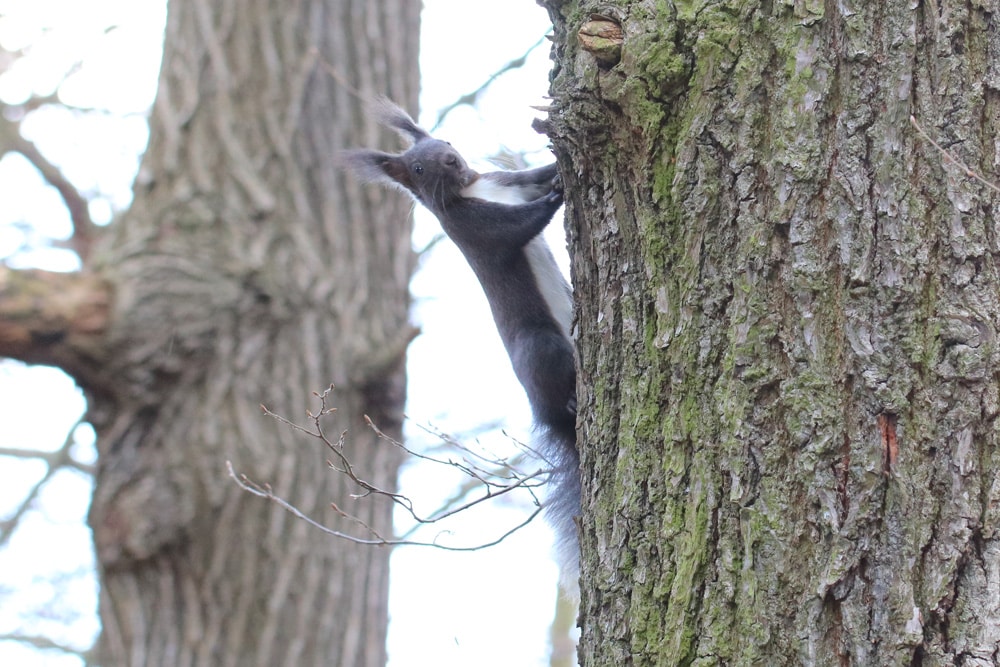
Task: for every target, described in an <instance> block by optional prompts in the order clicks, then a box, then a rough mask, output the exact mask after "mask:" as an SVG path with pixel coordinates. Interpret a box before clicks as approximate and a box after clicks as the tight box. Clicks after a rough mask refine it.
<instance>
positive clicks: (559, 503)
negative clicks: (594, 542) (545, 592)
mask: <svg viewBox="0 0 1000 667" xmlns="http://www.w3.org/2000/svg"><path fill="white" fill-rule="evenodd" d="M574 421H575V420H574ZM539 427H540V431H541V433H539V435H540V436H541V438H540V453H541V454H542V455H543V456H544V457H545V459H546V460H547V461H548V462H549V463H550V464H551V465H552V476H551V478H550V479H549V484H548V493H547V494H546V497H545V518H546V520H547V521H548V523H549V525H550V526H552V530H553V532H554V533H555V537H556V542H555V551H556V553H555V555H556V559H557V562H558V563H559V572H560V575H559V585H560V587H561V588H562V590H563V592H564V594H565V595H566V596H567V597H570V598H572V599H574V600H577V599H579V597H580V546H579V539H578V537H577V526H576V517H577V516H579V514H580V455H579V453H578V452H577V449H576V427H575V424H573V423H568V422H566V421H564V422H563V423H561V424H556V425H546V424H540V425H539Z"/></svg>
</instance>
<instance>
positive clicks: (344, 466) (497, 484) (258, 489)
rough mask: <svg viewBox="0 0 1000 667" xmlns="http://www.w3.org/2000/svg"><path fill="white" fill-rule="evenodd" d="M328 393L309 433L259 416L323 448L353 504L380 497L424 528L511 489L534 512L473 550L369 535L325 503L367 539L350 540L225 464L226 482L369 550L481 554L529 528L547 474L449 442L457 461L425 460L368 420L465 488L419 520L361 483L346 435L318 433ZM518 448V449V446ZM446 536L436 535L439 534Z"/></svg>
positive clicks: (407, 503) (396, 496)
mask: <svg viewBox="0 0 1000 667" xmlns="http://www.w3.org/2000/svg"><path fill="white" fill-rule="evenodd" d="M332 390H333V386H332V385H331V386H330V387H329V388H328V389H326V390H325V391H323V392H322V393H318V392H313V395H314V396H316V397H317V398H318V399H319V401H320V409H319V411H318V412H317V413H315V414H313V413H312V412H310V411H307V412H306V414H307V416H308V417H309V418H310V419H311V420H312V424H311V427H305V426H302V425H299V424H296V423H294V422H292V421H290V420H289V419H286V418H285V417H282V416H281V415H278V414H276V413H274V412H272V411H270V410H269V409H267V408H266V407H265V406H263V405H262V406H261V409H262V410H263V411H264V414H266V415H268V416H270V417H272V418H273V419H276V420H277V421H278V422H280V423H282V424H284V425H286V426H288V427H290V428H291V429H293V430H295V431H298V432H299V433H303V434H305V435H308V436H310V437H312V438H316V439H318V440H320V441H321V442H323V443H324V444H325V445H326V447H327V449H328V450H329V451H330V452H331V453H332V454H333V458H332V460H328V461H327V464H328V465H329V466H330V468H331V469H333V470H335V471H336V472H338V473H339V474H342V475H344V476H345V477H347V478H348V479H349V480H350V481H351V482H352V483H353V484H354V485H355V486H357V487H358V489H359V492H357V493H354V494H352V498H353V499H361V498H366V497H369V496H376V497H377V496H382V497H385V498H388V499H390V500H391V501H392V502H393V503H394V504H395V505H396V506H398V507H401V508H402V509H403V510H405V511H406V513H407V514H408V515H409V517H410V518H411V519H412V520H413V521H414V522H415V523H416V524H417V525H418V526H421V525H428V524H434V523H437V522H440V521H443V520H445V519H447V518H449V517H452V516H455V515H456V514H459V513H460V512H464V511H466V510H469V509H471V508H473V507H475V506H476V505H479V504H481V503H483V502H486V501H488V500H492V499H495V498H498V497H500V496H503V495H505V494H508V493H510V492H512V491H514V490H515V489H524V490H525V491H526V492H527V493H528V494H529V495H530V496H531V498H532V502H533V504H534V505H535V508H536V509H535V511H534V512H533V513H532V514H531V516H529V517H528V518H527V519H526V520H525V521H523V522H522V523H520V524H518V525H517V526H515V527H513V528H511V529H510V530H508V531H506V532H505V533H503V534H502V535H501V536H500V537H498V538H497V539H495V540H493V541H490V542H487V543H481V544H476V545H474V546H461V547H455V546H449V545H443V544H441V543H440V542H439V541H438V540H437V539H435V540H434V541H431V542H427V541H419V540H412V539H409V538H408V537H407V536H408V535H410V534H412V533H413V530H415V529H416V528H414V529H411V530H409V531H407V533H406V536H404V537H392V538H390V537H386V536H383V535H381V534H379V532H378V531H377V530H376V529H374V528H373V527H372V526H370V525H369V524H367V523H366V522H365V521H363V520H362V519H360V518H358V517H356V516H353V515H351V514H350V513H348V512H346V511H344V510H343V509H341V508H340V507H339V506H338V505H337V504H336V503H330V507H331V508H332V509H333V510H334V511H335V512H337V514H339V515H340V516H341V517H342V518H344V519H347V520H349V521H351V522H353V523H354V524H355V525H357V526H359V527H361V528H362V529H363V530H364V531H365V532H366V533H367V535H368V537H358V536H356V535H351V534H349V533H345V532H343V531H338V530H334V529H332V528H328V527H326V526H323V525H322V524H320V523H319V522H318V521H316V520H315V519H312V518H311V517H309V516H307V515H306V514H305V513H304V512H302V511H301V510H300V509H298V508H297V507H295V506H294V505H292V504H291V503H289V502H288V501H287V500H285V499H284V498H281V497H280V496H277V495H275V493H274V492H273V490H272V489H271V487H270V485H268V484H266V483H259V482H255V481H253V480H251V479H249V478H248V477H247V476H246V475H243V474H238V473H236V472H235V470H234V469H233V466H232V464H231V463H229V462H227V464H226V467H227V471H228V473H229V476H230V477H231V478H232V479H233V480H234V481H236V483H237V484H238V485H239V486H240V488H242V489H244V490H245V491H248V492H250V493H253V494H254V495H256V496H259V497H262V498H266V499H268V500H270V501H272V502H275V503H277V504H278V505H279V506H280V507H282V508H284V509H285V510H286V511H288V512H290V513H292V514H293V515H294V516H296V517H297V518H300V519H302V520H304V521H307V522H308V523H309V524H310V525H312V526H314V527H316V528H319V529H320V530H323V531H324V532H325V533H327V534H330V535H334V536H336V537H340V538H343V539H347V540H349V541H351V542H356V543H358V544H369V545H381V546H434V547H438V548H442V549H448V550H451V551H474V550H476V549H483V548H486V547H489V546H492V545H494V544H498V543H499V542H501V541H503V540H504V539H506V538H507V537H508V536H509V535H511V534H513V533H514V532H516V531H517V530H519V529H520V528H522V527H523V526H525V525H527V524H528V523H530V522H531V521H532V520H533V519H534V518H535V517H536V516H537V515H538V513H539V512H540V511H541V502H540V501H539V499H538V495H537V492H536V489H537V487H539V486H540V485H542V484H543V483H544V482H545V480H546V479H547V478H548V476H549V471H548V470H545V469H540V470H537V471H535V472H533V473H530V474H528V473H523V472H521V471H520V470H518V469H517V467H516V466H515V465H514V464H513V463H512V462H511V461H510V460H507V459H493V458H489V457H486V456H484V455H482V454H480V453H478V452H475V451H473V450H472V449H470V448H468V447H466V446H465V445H462V444H461V443H457V442H455V443H454V444H455V446H456V447H457V449H458V450H459V451H461V452H463V457H462V458H461V459H454V458H439V457H436V456H430V455H428V454H424V453H420V452H416V451H414V450H412V449H410V448H408V447H407V446H405V445H404V444H402V443H401V442H399V441H397V440H395V439H394V438H392V437H390V436H389V435H387V434H386V433H384V432H383V431H382V430H381V429H379V428H378V426H376V425H375V424H374V423H373V422H372V421H371V419H369V418H368V417H367V416H365V421H366V423H367V424H368V426H369V427H370V428H371V429H372V430H373V431H374V433H375V434H376V435H377V436H378V437H379V438H380V439H382V440H385V441H386V442H388V443H390V444H392V445H393V446H394V447H397V448H399V449H401V450H402V451H403V452H405V453H406V454H407V455H408V456H411V457H414V458H417V459H420V460H423V461H427V462H429V463H433V464H437V465H443V466H447V467H450V468H454V469H455V470H458V471H459V472H461V473H462V474H463V475H464V476H465V477H466V479H467V482H468V486H467V488H466V489H465V490H463V491H462V493H461V494H459V495H457V496H455V497H454V498H453V499H452V500H451V501H449V502H448V503H447V504H446V505H445V506H444V507H440V508H438V509H437V510H436V511H434V512H432V513H431V514H430V515H427V516H423V515H421V514H420V513H418V512H417V510H416V509H415V507H414V503H413V501H412V500H411V499H410V498H408V497H407V496H405V495H403V494H401V493H397V492H395V491H390V490H387V489H383V488H380V487H378V486H377V485H375V484H373V483H371V482H369V481H367V480H365V479H363V478H362V477H361V476H360V474H359V473H358V471H357V469H356V467H355V465H354V464H353V463H352V461H351V460H350V459H349V458H348V456H347V454H346V453H345V446H344V445H345V439H346V431H345V432H341V433H340V435H339V436H338V437H337V438H335V439H334V438H331V437H329V436H328V435H327V434H326V432H325V431H324V428H323V423H322V420H323V418H324V417H326V416H328V415H330V414H332V413H334V412H335V411H336V408H333V407H329V405H328V402H327V401H328V398H329V395H330V393H331V392H332ZM426 430H427V431H428V432H429V433H435V434H436V435H438V436H439V437H441V438H442V439H446V438H447V437H448V436H444V435H442V434H440V432H436V431H434V430H431V429H426ZM522 447H523V445H522ZM476 489H478V490H479V493H478V494H476V495H475V497H472V498H469V496H470V495H472V494H473V492H474V491H475V490H476ZM444 532H446V531H442V533H439V535H440V534H443V533H444Z"/></svg>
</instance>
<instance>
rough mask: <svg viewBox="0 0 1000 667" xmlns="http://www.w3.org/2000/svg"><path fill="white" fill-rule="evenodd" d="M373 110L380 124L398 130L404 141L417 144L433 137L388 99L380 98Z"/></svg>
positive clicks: (373, 105)
mask: <svg viewBox="0 0 1000 667" xmlns="http://www.w3.org/2000/svg"><path fill="white" fill-rule="evenodd" d="M371 109H372V113H373V114H374V115H375V118H376V119H378V122H380V123H381V124H383V125H385V126H387V127H391V128H392V129H394V130H396V131H397V132H399V134H400V135H401V136H402V137H403V138H404V139H409V140H410V141H412V142H413V143H416V142H418V141H422V140H424V139H430V138H431V135H430V134H428V133H427V132H426V131H425V130H424V129H423V128H422V127H420V126H419V125H417V123H416V122H415V121H414V120H413V118H411V117H410V114H408V113H406V112H405V111H403V109H402V108H400V107H399V105H397V104H396V103H395V102H393V101H392V100H389V99H388V98H385V97H380V98H379V99H378V100H376V101H375V102H374V103H373V104H372V107H371Z"/></svg>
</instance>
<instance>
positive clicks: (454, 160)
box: [444, 155, 458, 167]
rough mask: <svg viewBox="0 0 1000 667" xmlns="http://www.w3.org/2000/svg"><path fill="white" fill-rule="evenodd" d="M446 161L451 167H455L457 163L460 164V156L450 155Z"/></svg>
mask: <svg viewBox="0 0 1000 667" xmlns="http://www.w3.org/2000/svg"><path fill="white" fill-rule="evenodd" d="M444 163H445V164H446V165H448V166H449V167H454V166H455V165H456V164H458V158H456V157H455V156H454V155H449V156H448V157H446V158H445V159H444Z"/></svg>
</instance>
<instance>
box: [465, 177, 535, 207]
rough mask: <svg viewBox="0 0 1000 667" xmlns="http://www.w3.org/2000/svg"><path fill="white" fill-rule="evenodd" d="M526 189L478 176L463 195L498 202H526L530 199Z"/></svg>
mask: <svg viewBox="0 0 1000 667" xmlns="http://www.w3.org/2000/svg"><path fill="white" fill-rule="evenodd" d="M526 190H528V188H526V187H525V188H522V187H519V186H516V185H500V184H499V183H497V182H496V181H492V180H490V179H488V178H478V179H476V182H475V183H473V184H472V185H470V186H468V187H467V188H465V189H464V190H462V193H461V194H462V196H463V197H467V198H470V199H482V200H484V201H491V202H496V203H497V204H525V203H527V202H528V201H530V200H529V199H528V197H527V194H526V192H525V191H526Z"/></svg>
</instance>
